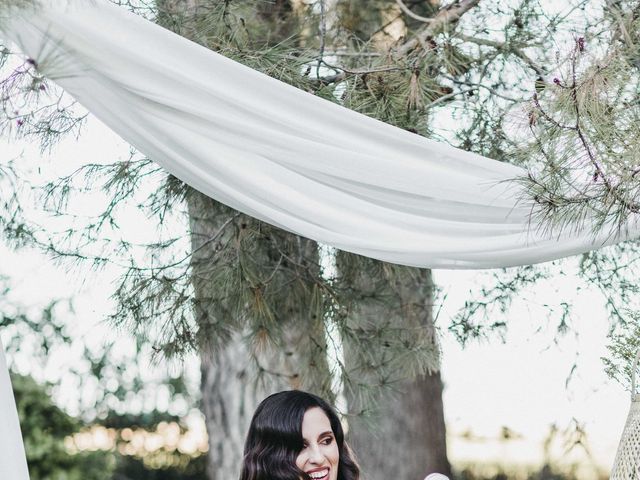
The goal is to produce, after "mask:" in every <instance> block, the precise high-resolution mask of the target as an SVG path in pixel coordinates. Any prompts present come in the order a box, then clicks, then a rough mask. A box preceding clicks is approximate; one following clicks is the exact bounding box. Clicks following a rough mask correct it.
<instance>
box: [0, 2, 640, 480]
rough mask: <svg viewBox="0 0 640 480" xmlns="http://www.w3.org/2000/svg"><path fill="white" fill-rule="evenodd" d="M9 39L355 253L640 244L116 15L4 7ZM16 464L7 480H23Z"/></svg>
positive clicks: (232, 184)
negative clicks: (574, 224) (543, 214)
mask: <svg viewBox="0 0 640 480" xmlns="http://www.w3.org/2000/svg"><path fill="white" fill-rule="evenodd" d="M23 3H28V2H23ZM0 31H1V33H0V36H1V38H3V39H4V40H5V41H9V42H13V43H15V44H16V45H17V47H18V48H19V49H20V50H21V51H22V52H23V53H24V54H26V55H28V56H29V57H30V58H32V59H33V60H34V63H35V64H36V65H37V68H38V70H39V71H40V72H41V73H42V74H44V75H45V76H46V77H48V78H49V79H50V80H52V81H54V82H56V83H57V84H58V85H60V86H61V87H63V88H64V89H65V90H66V91H67V92H68V93H70V94H71V95H73V96H74V97H75V98H76V99H78V100H79V101H80V102H81V103H82V104H83V105H84V106H85V107H86V108H87V109H89V110H90V111H91V112H92V113H93V114H94V115H95V116H96V117H98V118H99V119H101V120H102V121H103V122H104V123H105V124H106V125H108V126H109V127H110V128H112V129H113V130H114V131H115V132H117V133H118V134H119V135H120V136H122V138H124V139H125V140H126V141H128V142H129V143H130V144H131V145H133V146H134V147H136V148H137V149H138V150H140V151H141V152H144V153H145V154H146V155H148V156H149V158H151V159H153V160H154V161H156V162H157V163H159V164H160V165H162V166H163V167H164V168H165V169H166V170H167V171H169V172H171V173H172V174H173V175H175V176H176V177H178V178H180V179H182V180H183V181H185V182H186V183H188V184H189V185H191V186H193V187H194V188H196V189H198V190H200V191H201V192H203V193H205V194H207V195H209V196H211V197H212V198H214V199H216V200H219V201H220V202H223V203H225V204H227V205H230V206H231V207H233V208H235V209H237V210H240V211H242V212H244V213H247V214H249V215H252V216H254V217H256V218H259V219H261V220H264V221H266V222H269V223H271V224H274V225H277V226H279V227H281V228H284V229H286V230H289V231H291V232H295V233H297V234H300V235H303V236H306V237H309V238H312V239H314V240H317V241H319V242H322V243H325V244H329V245H332V246H334V247H337V248H339V249H342V250H347V251H350V252H355V253H358V254H362V255H367V256H370V257H373V258H377V259H380V260H385V261H388V262H395V263H401V264H406V265H413V266H422V267H430V268H468V269H480V268H495V267H505V266H513V265H524V264H532V263H537V262H542V261H546V260H551V259H555V258H560V257H564V256H568V255H572V254H576V253H580V252H584V251H587V250H590V249H593V248H597V247H600V246H603V245H605V244H609V243H613V242H615V241H620V240H624V239H626V238H630V237H632V236H635V235H637V232H638V228H637V226H636V223H635V220H634V224H633V227H630V228H628V229H626V230H624V231H623V232H622V233H621V234H619V235H617V236H612V235H609V232H603V233H602V234H599V235H593V234H592V233H591V232H590V230H589V229H588V228H587V229H585V231H584V232H582V233H576V232H573V231H571V232H570V231H566V232H563V233H561V234H558V235H554V236H550V235H548V234H545V233H543V231H542V230H541V229H540V228H539V227H538V226H537V225H535V224H531V223H530V221H531V219H530V211H531V205H530V204H529V203H528V202H527V201H526V200H524V199H525V198H526V196H524V195H523V192H522V191H521V188H520V187H519V186H518V185H517V184H516V183H514V182H512V180H513V179H515V178H517V177H520V176H522V175H523V174H524V171H523V170H521V169H520V168H518V167H515V166H512V165H509V164H507V163H501V162H498V161H495V160H491V159H488V158H484V157H481V156H479V155H475V154H472V153H469V152H465V151H462V150H459V149H456V148H453V147H451V146H448V145H446V144H442V143H438V142H434V141H432V140H429V139H426V138H423V137H421V136H418V135H414V134H412V133H409V132H406V131H403V130H401V129H398V128H395V127H392V126H390V125H387V124H384V123H382V122H379V121H377V120H373V119H371V118H368V117H365V116H363V115H360V114H358V113H355V112H353V111H350V110H348V109H345V108H343V107H341V106H339V105H336V104H333V103H331V102H329V101H326V100H323V99H320V98H317V97H315V96H313V95H311V94H308V93H306V92H303V91H300V90H298V89H295V88H293V87H291V86H288V85H286V84H284V83H282V82H279V81H277V80H274V79H271V78H269V77H267V76H265V75H263V74H261V73H258V72H256V71H254V70H251V69H250V68H247V67H245V66H243V65H240V64H238V63H235V62H233V61H231V60H229V59H227V58H225V57H222V56H220V55H218V54H216V53H214V52H211V51H210V50H208V49H206V48H204V47H201V46H199V45H196V44H194V43H192V42H190V41H188V40H186V39H184V38H182V37H180V36H178V35H175V34H173V33H171V32H169V31H167V30H165V29H163V28H161V27H159V26H157V25H154V24H153V23H151V22H148V21H146V20H144V19H142V18H139V17H137V16H135V15H133V14H131V13H129V12H127V11H126V10H125V9H123V8H119V7H116V6H114V5H111V4H109V3H108V2H107V1H106V0H42V1H41V2H40V5H39V6H38V7H37V8H35V9H31V8H27V7H17V6H14V7H8V6H5V7H4V11H2V12H0ZM0 371H1V372H2V373H1V375H3V376H0V382H4V383H0V387H2V389H3V390H2V392H4V393H2V392H0V393H2V395H3V396H1V397H0V405H2V406H3V407H2V408H1V409H0V415H3V416H4V417H6V418H7V420H3V421H6V422H12V423H10V425H12V426H14V427H15V430H13V432H14V433H15V435H18V430H17V423H16V422H15V409H14V408H13V403H12V402H13V400H12V398H11V396H10V395H9V394H10V390H7V389H8V388H9V387H8V378H7V376H6V369H4V364H1V365H0ZM7 391H8V392H9V394H7ZM6 406H10V408H9V409H8V410H7V408H5V407H6ZM4 417H0V418H3V419H4ZM8 424H9V423H8ZM12 428H13V427H12ZM8 431H11V430H8ZM18 438H19V437H16V441H18V440H17V439H18ZM3 441H5V442H6V441H7V437H6V435H5V436H4V440H3ZM7 448H8V447H7ZM13 448H14V450H15V449H17V450H20V448H21V447H20V448H19V447H18V446H17V445H14V446H13ZM17 450H16V451H17ZM18 456H19V455H17V456H16V457H11V458H14V459H15V458H17V457H18ZM3 458H10V457H7V456H3ZM9 461H11V460H9ZM15 461H16V462H18V463H16V465H15V466H14V467H8V468H14V470H13V471H14V472H23V470H22V469H23V464H22V463H21V461H19V460H15ZM3 462H6V461H5V460H3ZM2 468H5V469H6V468H7V467H6V465H4V464H2V462H0V472H2V471H3V470H2ZM6 478H15V479H18V480H21V479H23V478H26V473H24V474H23V473H21V474H15V475H13V476H9V477H6Z"/></svg>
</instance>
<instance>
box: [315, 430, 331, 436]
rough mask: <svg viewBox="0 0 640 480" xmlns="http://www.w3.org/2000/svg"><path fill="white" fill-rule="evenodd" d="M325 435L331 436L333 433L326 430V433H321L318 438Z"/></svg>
mask: <svg viewBox="0 0 640 480" xmlns="http://www.w3.org/2000/svg"><path fill="white" fill-rule="evenodd" d="M325 435H331V436H333V431H332V430H327V431H326V432H322V433H321V434H320V435H318V438H320V437H324V436H325Z"/></svg>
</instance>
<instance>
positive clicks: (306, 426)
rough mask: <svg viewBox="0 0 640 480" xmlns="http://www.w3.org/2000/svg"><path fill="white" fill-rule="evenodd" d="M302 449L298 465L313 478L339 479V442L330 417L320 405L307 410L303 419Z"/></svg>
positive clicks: (324, 479) (297, 460)
mask: <svg viewBox="0 0 640 480" xmlns="http://www.w3.org/2000/svg"><path fill="white" fill-rule="evenodd" d="M302 439H303V441H304V443H303V447H302V450H301V451H300V453H299V454H298V458H296V466H297V467H298V468H299V469H300V470H302V471H303V472H305V473H306V474H308V475H309V476H310V477H311V478H313V479H318V480H337V478H338V460H339V459H340V453H339V452H338V444H337V443H336V438H335V436H334V435H333V430H332V429H331V423H330V422H329V418H328V417H327V415H326V414H325V413H324V411H323V410H322V409H321V408H320V407H313V408H310V409H309V410H307V411H306V412H305V414H304V418H303V419H302Z"/></svg>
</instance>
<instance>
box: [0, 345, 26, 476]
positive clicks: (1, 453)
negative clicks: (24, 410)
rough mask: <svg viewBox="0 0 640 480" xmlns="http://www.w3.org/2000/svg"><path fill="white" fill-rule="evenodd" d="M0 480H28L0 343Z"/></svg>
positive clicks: (18, 425) (16, 414)
mask: <svg viewBox="0 0 640 480" xmlns="http://www.w3.org/2000/svg"><path fill="white" fill-rule="evenodd" d="M0 478H1V479H3V480H5V479H6V480H9V479H11V480H28V478H29V474H28V472H27V462H26V460H25V456H24V447H23V446H22V436H21V435H20V424H19V423H18V413H17V412H16V406H15V402H14V399H13V390H11V382H10V380H9V371H8V370H7V363H6V360H5V358H4V349H3V348H2V342H0Z"/></svg>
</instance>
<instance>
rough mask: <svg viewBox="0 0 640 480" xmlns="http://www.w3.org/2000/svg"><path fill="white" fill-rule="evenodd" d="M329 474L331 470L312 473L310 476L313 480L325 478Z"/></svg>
mask: <svg viewBox="0 0 640 480" xmlns="http://www.w3.org/2000/svg"><path fill="white" fill-rule="evenodd" d="M327 473H329V470H322V471H321V472H313V473H310V474H309V476H310V477H311V478H324V476H325V475H326V474H327Z"/></svg>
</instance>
